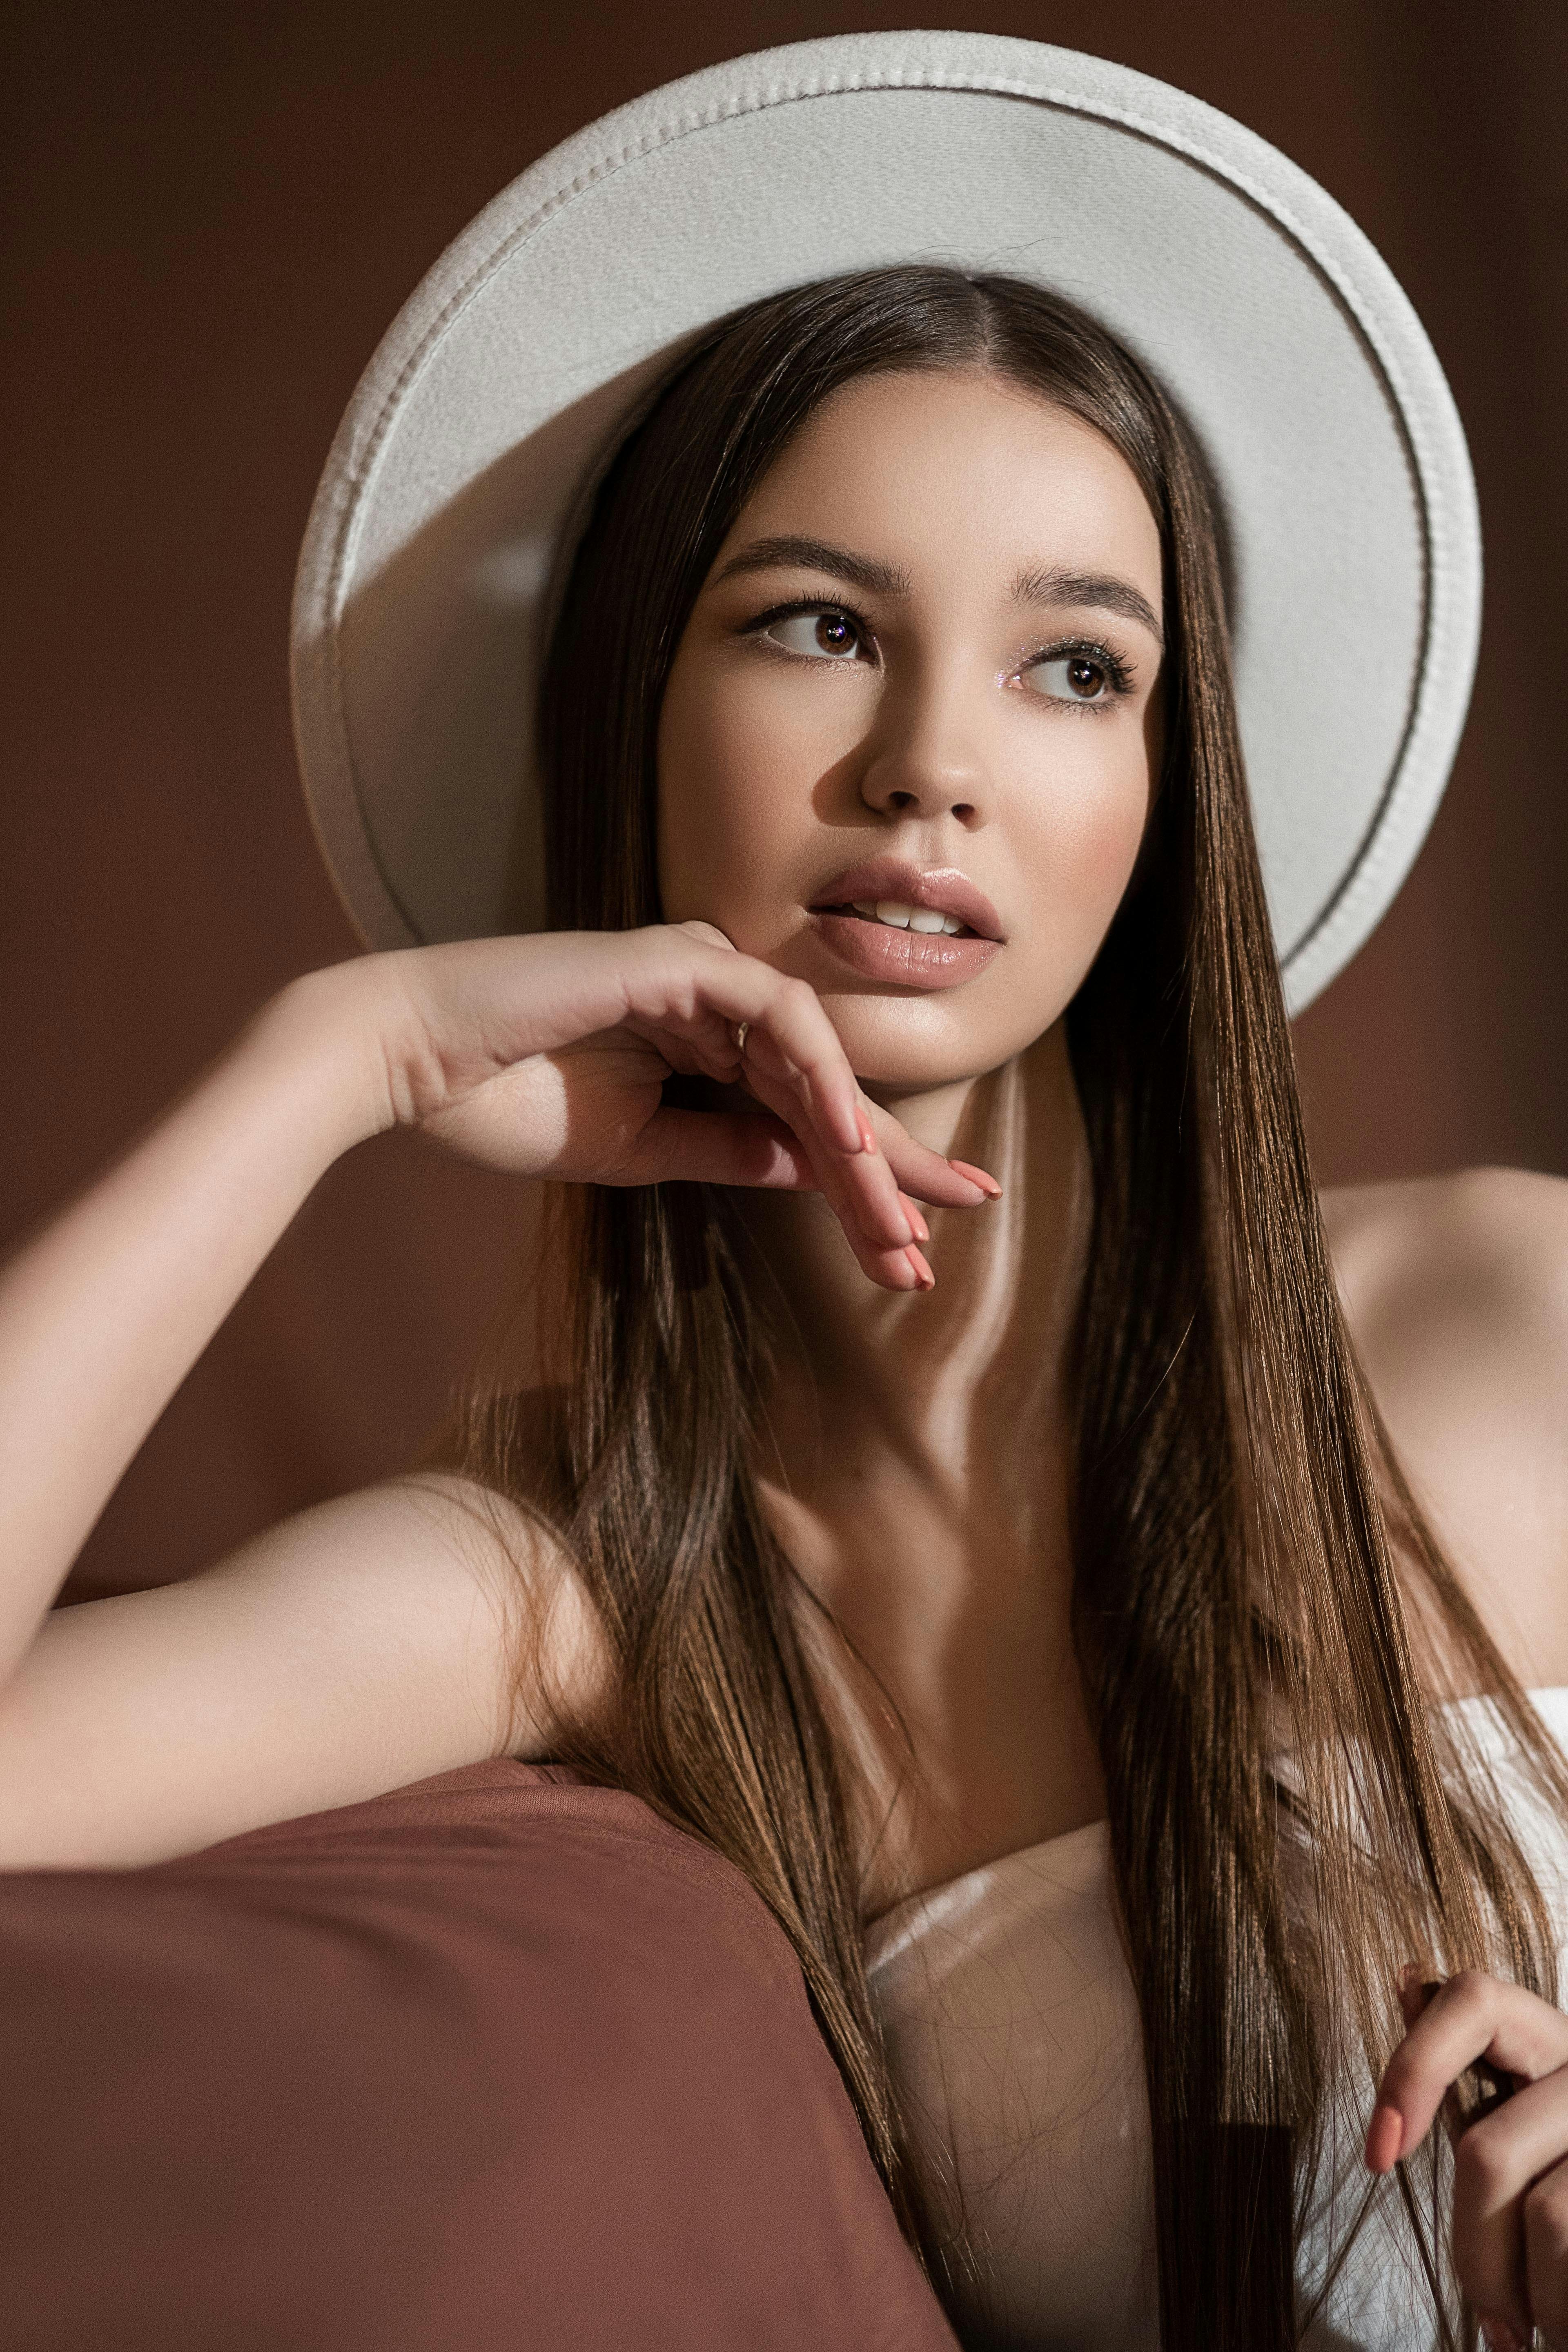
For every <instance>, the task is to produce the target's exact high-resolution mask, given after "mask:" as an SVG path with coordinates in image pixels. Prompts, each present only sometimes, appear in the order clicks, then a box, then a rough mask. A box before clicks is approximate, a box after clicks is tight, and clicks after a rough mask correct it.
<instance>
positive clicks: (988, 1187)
mask: <svg viewBox="0 0 1568 2352" xmlns="http://www.w3.org/2000/svg"><path fill="white" fill-rule="evenodd" d="M861 1108H862V1110H863V1111H864V1113H865V1116H866V1118H867V1119H868V1122H869V1125H870V1129H871V1132H872V1134H873V1135H874V1136H875V1137H876V1139H877V1141H878V1143H879V1146H880V1148H881V1150H882V1151H883V1152H884V1154H885V1155H886V1157H887V1161H888V1165H889V1167H890V1168H891V1170H892V1171H893V1173H894V1175H895V1176H896V1177H897V1178H898V1180H899V1182H900V1185H901V1186H902V1187H903V1189H904V1191H905V1192H912V1193H914V1194H916V1195H917V1196H918V1198H919V1199H921V1200H922V1201H928V1202H931V1204H932V1205H933V1206H935V1207H938V1208H954V1209H970V1208H977V1207H979V1206H980V1205H981V1203H982V1202H985V1201H999V1200H1000V1199H1001V1197H1002V1187H1001V1185H1000V1184H998V1182H997V1181H996V1179H995V1177H994V1176H992V1175H989V1174H988V1173H987V1172H986V1171H985V1170H984V1168H973V1167H972V1166H971V1165H970V1163H969V1162H968V1160H944V1159H943V1158H942V1154H941V1152H940V1151H932V1150H929V1149H928V1148H927V1146H926V1145H925V1144H923V1143H917V1142H916V1141H915V1139H914V1137H913V1136H912V1135H910V1132H909V1130H908V1129H907V1128H905V1127H904V1126H903V1125H902V1124H901V1123H900V1121H899V1120H898V1119H897V1118H894V1116H893V1114H892V1112H891V1111H887V1110H883V1108H881V1106H880V1104H879V1103H874V1102H869V1101H867V1100H866V1099H865V1097H862V1101H861Z"/></svg>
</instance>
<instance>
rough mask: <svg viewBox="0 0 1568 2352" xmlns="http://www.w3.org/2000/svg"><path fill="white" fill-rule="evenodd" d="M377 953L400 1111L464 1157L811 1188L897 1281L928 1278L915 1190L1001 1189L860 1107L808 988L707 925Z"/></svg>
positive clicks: (623, 1180)
mask: <svg viewBox="0 0 1568 2352" xmlns="http://www.w3.org/2000/svg"><path fill="white" fill-rule="evenodd" d="M368 964H369V967H370V968H372V969H374V973H375V984H376V986H377V987H378V988H381V989H383V990H384V991H385V994H384V997H383V999H382V1000H381V1003H382V1013H381V1020H382V1036H383V1042H384V1055H385V1065H386V1073H387V1086H388V1095H389V1101H390V1107H391V1114H390V1115H391V1116H392V1117H393V1118H395V1119H396V1120H397V1121H398V1122H399V1123H400V1124H403V1125H405V1126H409V1127H414V1128H416V1129H420V1130H421V1131H422V1132H423V1133H425V1134H427V1135H431V1136H434V1137H436V1138H437V1139H439V1140H440V1141H441V1142H443V1143H446V1144H447V1145H449V1146H451V1148H452V1149H453V1150H458V1151H460V1152H461V1153H463V1154H464V1156H465V1157H466V1158H468V1159H472V1160H481V1161H483V1162H485V1163H487V1164H488V1165H489V1166H492V1167H498V1168H503V1169H506V1170H509V1171H512V1172H514V1173H516V1174H520V1175H530V1176H550V1177H555V1178H558V1179H562V1180H564V1181H568V1182H574V1183H596V1184H654V1183H660V1182H668V1181H671V1180H677V1179H688V1180H697V1181H702V1182H706V1183H710V1184H747V1185H778V1186H784V1187H788V1188H791V1189H795V1190H804V1189H814V1190H817V1191H820V1192H822V1193H823V1194H824V1196H825V1197H826V1200H827V1202H829V1204H830V1205H831V1207H832V1208H833V1210H834V1212H835V1213H836V1215H837V1218H838V1220H839V1223H841V1225H842V1226H843V1228H844V1232H845V1234H846V1235H847V1238H848V1241H849V1244H850V1246H851V1248H852V1249H853V1250H854V1252H855V1255H856V1256H857V1258H858V1260H859V1262H860V1265H862V1266H863V1267H864V1269H865V1271H866V1272H867V1273H868V1275H869V1276H871V1278H872V1280H873V1281H875V1282H879V1283H881V1284H882V1285H883V1286H885V1287H886V1288H888V1289H891V1290H913V1289H921V1288H929V1287H930V1286H931V1281H932V1278H933V1277H932V1276H931V1269H930V1267H929V1266H928V1265H927V1264H926V1261H925V1259H924V1257H923V1256H922V1255H921V1251H920V1249H919V1246H918V1244H919V1243H920V1242H921V1241H923V1240H926V1239H928V1238H929V1233H928V1229H927V1227H926V1224H925V1221H924V1219H923V1218H922V1217H921V1214H920V1212H919V1210H918V1209H917V1208H916V1207H915V1205H914V1202H915V1200H916V1199H917V1198H918V1199H921V1200H924V1201H929V1202H941V1203H943V1204H944V1205H950V1206H953V1207H962V1206H973V1205H974V1204H977V1203H978V1202H981V1201H984V1200H985V1199H987V1198H992V1197H994V1194H995V1192H996V1191H997V1190H998V1189H999V1188H997V1187H996V1186H995V1185H994V1182H993V1181H992V1180H991V1179H990V1178H988V1177H983V1178H982V1179H981V1181H974V1174H973V1173H972V1172H971V1171H967V1170H961V1169H960V1168H959V1167H957V1166H955V1165H954V1164H952V1163H951V1162H949V1161H948V1160H943V1159H942V1158H941V1157H940V1155H939V1154H938V1153H936V1152H934V1151H930V1150H927V1149H926V1148H925V1147H924V1145H922V1144H919V1143H916V1142H915V1141H914V1140H913V1139H912V1138H910V1136H909V1135H907V1134H906V1133H905V1131H904V1129H902V1128H901V1127H900V1124H899V1122H898V1120H897V1119H895V1118H892V1117H891V1116H890V1115H889V1113H887V1112H885V1111H882V1110H880V1109H879V1108H877V1107H876V1106H875V1105H874V1104H872V1103H869V1102H868V1101H867V1099H866V1098H865V1097H864V1096H863V1095H862V1094H861V1092H860V1089H859V1087H858V1085H857V1083H856V1080H855V1074H854V1072H853V1071H852V1070H851V1068H850V1066H849V1064H848V1061H847V1058H846V1055H845V1053H844V1048H843V1046H842V1045H840V1043H839V1040H838V1035H837V1031H836V1030H835V1029H834V1027H833V1024H832V1023H831V1022H830V1021H829V1020H828V1018H827V1015H826V1012H825V1011H824V1010H823V1007H822V1003H821V1002H820V1000H819V999H818V997H817V996H816V992H815V991H814V990H813V989H811V988H810V987H808V986H807V984H806V983H805V982H804V981H800V980H791V979H786V978H784V976H783V975H781V974H780V973H778V972H776V971H773V968H772V966H771V965H769V964H766V963H763V962H761V961H759V960H758V959H757V958H755V957H753V956H746V955H742V954H740V953H739V952H738V951H737V950H735V949H734V948H733V947H732V946H731V943H730V941H729V940H727V939H726V938H725V937H724V935H723V933H722V932H721V931H719V930H716V929H714V928H713V927H712V926H711V925H710V924H708V923H701V922H688V923H677V924H657V925H649V926H647V927H646V928H644V929H639V930H632V931H562V932H545V933H538V934H534V935H532V936H531V937H528V938H521V939H500V940H469V941H464V942H461V943H459V944H457V945H454V946H451V947H440V948H423V949H417V950H412V951H409V952H405V953H403V954H399V955H393V956H384V957H378V958H374V959H370V960H368ZM366 969H367V967H365V966H362V967H361V970H362V971H364V970H366ZM742 1035H743V1048H742V1045H738V1043H737V1039H738V1038H739V1037H742ZM675 1075H680V1076H702V1077H706V1078H709V1079H712V1080H714V1081H716V1082H718V1083H720V1084H724V1085H729V1086H737V1085H739V1086H743V1087H745V1088H746V1089H747V1091H748V1092H749V1093H751V1094H752V1096H753V1097H755V1099H756V1101H757V1103H758V1105H759V1106H760V1108H759V1109H758V1110H757V1111H756V1112H746V1111H738V1110H733V1109H731V1110H713V1111H700V1110H691V1109H680V1108H675V1107H673V1106H671V1105H668V1104H666V1103H665V1102H664V1100H663V1087H664V1084H665V1081H666V1079H668V1077H670V1076H675ZM975 1172H978V1171H975Z"/></svg>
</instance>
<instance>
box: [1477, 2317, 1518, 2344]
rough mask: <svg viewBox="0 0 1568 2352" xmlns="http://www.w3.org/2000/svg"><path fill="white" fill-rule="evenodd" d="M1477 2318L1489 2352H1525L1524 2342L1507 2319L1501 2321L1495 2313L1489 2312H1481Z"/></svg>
mask: <svg viewBox="0 0 1568 2352" xmlns="http://www.w3.org/2000/svg"><path fill="white" fill-rule="evenodd" d="M1476 2318H1477V2321H1478V2322H1479V2326H1480V2331H1481V2334H1482V2335H1483V2336H1485V2338H1486V2341H1487V2352H1524V2345H1523V2343H1522V2341H1521V2338H1520V2337H1519V2336H1516V2335H1515V2334H1514V2332H1513V2330H1512V2328H1511V2327H1510V2326H1509V2324H1508V2322H1507V2320H1506V2319H1499V2318H1498V2317H1497V2315H1496V2314H1495V2313H1494V2312H1488V2311H1479V2312H1478V2313H1477V2314H1476Z"/></svg>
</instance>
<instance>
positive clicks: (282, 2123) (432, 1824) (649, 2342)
mask: <svg viewBox="0 0 1568 2352" xmlns="http://www.w3.org/2000/svg"><path fill="white" fill-rule="evenodd" d="M0 2309H3V2316H0V2340H3V2342H4V2344H5V2347H6V2352H93V2347H113V2352H220V2347H221V2352H263V2347H265V2352H309V2348H310V2347H322V2352H326V2347H331V2352H372V2347H374V2352H436V2347H441V2352H492V2347H493V2352H501V2347H506V2352H522V2347H527V2352H556V2347H559V2352H568V2347H570V2352H596V2347H605V2352H609V2347H616V2352H627V2347H637V2352H658V2347H670V2352H675V2347H680V2352H707V2347H713V2352H718V2347H726V2352H732V2347H773V2346H779V2347H783V2346H792V2347H793V2346H798V2347H812V2352H835V2347H844V2352H849V2347H855V2352H879V2347H889V2348H890V2347H895V2346H896V2347H900V2352H952V2347H953V2344H954V2338H953V2337H952V2334H951V2332H950V2330H949V2329H948V2327H947V2325H946V2323H945V2321H944V2320H943V2318H942V2315H941V2313H940V2311H939V2309H938V2307H937V2305H936V2303H935V2301H934V2299H933V2298H932V2296H931V2294H930V2292H929V2290H928V2289H927V2287H926V2285H925V2284H924V2282H923V2281H922V2279H921V2275H920V2273H919V2271H918V2268H917V2267H916V2265H915V2263H914V2262H913V2260H912V2259H911V2257H910V2254H909V2252H908V2251H907V2249H906V2248H905V2246H904V2245H903V2243H902V2242H901V2240H900V2236H899V2232H898V2230H897V2228H896V2226H895V2224H894V2221H893V2218H892V2214H891V2211H890V2210H889V2206H888V2203H887V2200H886V2199H885V2198H884V2196H883V2194H882V2192H881V2189H880V2187H879V2183H878V2181H877V2179H876V2176H875V2173H874V2172H873V2170H872V2168H871V2166H870V2163H869V2161H868V2158H867V2156H866V2153H865V2150H864V2147H863V2145H862V2143H861V2140H860V2137H859V2133H858V2128H857V2126H856V2124H855V2120H854V2116H853V2114H852V2112H851V2109H850V2107H849V2104H848V2101H847V2098H846V2096H845V2094H844V2091H843V2088H842V2086H841V2084H840V2083H839V2080H838V2077H837V2073H836V2071H835V2069H834V2067H833V2065H832V2063H831V2061H830V2060H829V2058H828V2056H827V2053H826V2048H825V2046H824V2044H823V2042H822V2041H821V2039H820V2037H819V2035H818V2033H817V2032H816V2027H815V2025H814V2023H813V2021H812V2018H811V2014H810V2011H809V2008H808V2005H807V2001H806V1998H805V1989H804V1986H803V1983H802V1979H801V1977H800V1973H799V1970H798V1969H797V1967H796V1966H795V1960H794V1958H793V1956H792V1955H791V1953H790V1950H789V1948H788V1946H787V1944H786V1942H785V1941H784V1937H783V1936H782V1935H781V1933H780V1932H779V1930H778V1928H777V1927H775V1925H774V1924H773V1920H772V1919H771V1918H770V1917H769V1916H768V1914H767V1913H766V1911H765V1910H764V1909H763V1906H762V1905H761V1904H760V1902H759V1901H758V1900H757V1898H756V1896H755V1895H753V1894H752V1891H751V1889H750V1887H749V1886H747V1885H746V1884H745V1883H744V1881H743V1880H742V1878H741V1876H740V1875H739V1874H738V1873H737V1872H735V1871H734V1870H732V1869H731V1867H730V1866H729V1865H728V1864H725V1863H722V1862H721V1861H719V1860H718V1859H717V1858H716V1857H715V1856H713V1855H711V1854H710V1853H708V1852H707V1851H706V1850H705V1849H704V1848H702V1847H700V1845H698V1844H697V1843H695V1842H694V1841H692V1840H691V1839H689V1838H685V1837H682V1836H680V1835H679V1834H678V1833H677V1832H674V1831H672V1830H669V1829H668V1828H667V1827H665V1826H664V1825H663V1824H662V1823H660V1822H658V1821H657V1820H655V1818H654V1817H653V1816H652V1815H651V1814H650V1813H649V1812H648V1811H647V1809H646V1808H645V1807H644V1806H642V1805H640V1804H639V1803H637V1801H635V1800H633V1799H631V1798H629V1797H625V1796H621V1795H618V1794H616V1793H614V1792H612V1791H607V1790H592V1789H585V1788H582V1787H578V1786H575V1785H573V1784H571V1783H570V1782H567V1781H564V1780H561V1779H558V1778H553V1777H552V1776H550V1775H547V1774H543V1773H540V1772H537V1771H531V1770H529V1769H527V1768H525V1767H522V1766H519V1765H511V1764H506V1763H499V1764H493V1765H485V1766H479V1767H475V1768H473V1769H469V1770H467V1771H463V1772H458V1773H450V1774H447V1775H445V1776H444V1777H442V1778H441V1779H439V1780H430V1781H426V1782H424V1783H422V1784H421V1785H419V1786H418V1787H416V1788H414V1789H410V1790H401V1791H399V1792H397V1793H396V1794H395V1795H393V1796H390V1797H384V1798H381V1799H378V1800H377V1801H375V1802H374V1803H371V1804H365V1805H355V1806H352V1807H349V1808H347V1809H346V1810H344V1811H338V1812H331V1813H322V1814H318V1815H315V1816H313V1817H311V1818H310V1820H307V1821H303V1822H287V1823H284V1824H281V1825H280V1826H279V1827H277V1828H273V1829H268V1830H264V1831H261V1832H258V1833H257V1834H255V1835H253V1836H249V1837H245V1838H240V1839H237V1840H235V1841H234V1842H233V1843H229V1844H226V1845H223V1846H218V1847H216V1848H214V1849H213V1850H212V1851H211V1852H210V1853H205V1854H200V1855H196V1856H195V1857H193V1858H191V1859H190V1860H187V1861H183V1862H178V1863H171V1864H161V1865H160V1866H158V1867H157V1868H155V1869H150V1870H142V1871H136V1872H132V1873H125V1874H114V1873H107V1872H81V1873H77V1872H71V1873H41V1872H40V1873H22V1874H13V1875H10V1876H0Z"/></svg>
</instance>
